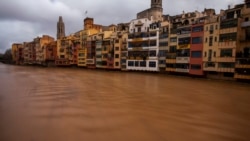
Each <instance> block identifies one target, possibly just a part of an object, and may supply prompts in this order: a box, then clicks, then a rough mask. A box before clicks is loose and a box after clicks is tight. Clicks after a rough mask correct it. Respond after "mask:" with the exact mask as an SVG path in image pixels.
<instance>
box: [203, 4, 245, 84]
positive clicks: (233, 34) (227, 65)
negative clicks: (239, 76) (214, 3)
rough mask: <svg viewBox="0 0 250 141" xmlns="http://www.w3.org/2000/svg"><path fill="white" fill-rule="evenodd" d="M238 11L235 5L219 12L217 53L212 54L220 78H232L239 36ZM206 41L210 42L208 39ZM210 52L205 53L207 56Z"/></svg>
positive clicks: (239, 9)
mask: <svg viewBox="0 0 250 141" xmlns="http://www.w3.org/2000/svg"><path fill="white" fill-rule="evenodd" d="M240 11H241V8H240V7H235V8H229V9H227V10H225V11H221V13H220V25H219V42H218V53H216V54H214V56H216V62H217V63H218V68H217V77H219V78H221V79H233V78H234V72H235V62H236V50H237V48H238V47H239V37H240V28H239V27H240V26H239V25H240V13H241V12H240ZM207 28H208V27H207ZM215 28H216V27H215ZM208 42H211V41H210V39H208ZM210 54H211V52H208V53H207V55H208V57H209V56H211V55H210Z"/></svg>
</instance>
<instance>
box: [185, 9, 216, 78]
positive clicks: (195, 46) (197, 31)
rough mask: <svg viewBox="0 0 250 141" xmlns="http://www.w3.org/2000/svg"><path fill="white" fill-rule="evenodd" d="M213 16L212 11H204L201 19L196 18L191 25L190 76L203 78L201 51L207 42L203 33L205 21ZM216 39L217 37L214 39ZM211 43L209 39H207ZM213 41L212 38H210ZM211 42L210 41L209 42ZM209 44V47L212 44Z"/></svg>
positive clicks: (213, 12) (213, 11) (211, 30)
mask: <svg viewBox="0 0 250 141" xmlns="http://www.w3.org/2000/svg"><path fill="white" fill-rule="evenodd" d="M214 15H215V10H214V9H205V10H204V12H203V15H202V16H201V17H198V18H196V19H195V20H194V21H191V22H192V25H191V46H190V65H189V68H190V71H189V74H190V75H198V76H204V70H203V49H204V41H205V40H207V37H205V33H204V25H205V19H206V18H209V17H211V16H214ZM213 30H214V29H213V26H211V29H210V30H209V31H210V32H209V35H211V34H213ZM216 38H217V37H216ZM209 39H210V40H209V41H211V38H209ZM212 39H213V37H212ZM211 42H212V41H211ZM211 42H209V43H210V44H209V46H212V43H211Z"/></svg>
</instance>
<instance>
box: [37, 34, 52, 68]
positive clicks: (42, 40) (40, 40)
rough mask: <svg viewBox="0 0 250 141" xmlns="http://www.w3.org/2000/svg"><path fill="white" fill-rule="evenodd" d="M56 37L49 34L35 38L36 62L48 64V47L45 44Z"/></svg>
mask: <svg viewBox="0 0 250 141" xmlns="http://www.w3.org/2000/svg"><path fill="white" fill-rule="evenodd" d="M54 40H55V39H54V38H53V37H50V36H49V35H43V36H42V37H37V38H35V39H34V41H33V42H34V44H35V50H36V64H38V65H46V61H45V58H46V49H45V44H48V43H50V42H53V41H54Z"/></svg>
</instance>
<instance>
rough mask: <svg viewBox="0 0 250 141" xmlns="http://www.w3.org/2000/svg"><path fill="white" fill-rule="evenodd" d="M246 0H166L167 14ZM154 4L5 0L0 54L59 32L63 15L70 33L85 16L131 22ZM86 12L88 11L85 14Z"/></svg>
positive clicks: (1, 5) (134, 0) (106, 21)
mask: <svg viewBox="0 0 250 141" xmlns="http://www.w3.org/2000/svg"><path fill="white" fill-rule="evenodd" d="M242 1H243V0H223V1H222V0H209V1H206V0H188V1H183V0H175V1H170V0H163V9H164V14H170V15H175V14H180V13H182V11H183V10H184V11H185V12H191V11H194V10H199V11H203V10H204V8H211V7H212V8H215V9H216V11H217V13H218V12H219V10H220V9H225V8H227V5H228V4H232V3H234V4H237V3H241V2H242ZM149 7H150V0H147V1H145V0H126V1H125V0H71V1H70V0H25V2H24V1H21V0H1V2H0V31H1V32H0V53H1V52H2V53H3V52H4V51H5V50H6V49H7V48H10V47H11V44H12V43H15V42H24V41H32V40H33V38H35V37H37V36H38V35H43V34H48V35H51V36H53V37H55V35H56V23H57V21H58V17H59V16H60V15H61V16H63V20H64V22H65V26H66V34H70V33H73V32H76V31H79V30H81V29H82V28H83V19H84V18H85V17H86V16H88V17H93V18H94V19H95V23H97V24H103V25H110V24H117V23H120V22H130V21H131V20H132V19H135V18H136V13H138V12H140V11H142V10H144V9H147V8H149ZM85 11H88V13H87V14H86V15H85Z"/></svg>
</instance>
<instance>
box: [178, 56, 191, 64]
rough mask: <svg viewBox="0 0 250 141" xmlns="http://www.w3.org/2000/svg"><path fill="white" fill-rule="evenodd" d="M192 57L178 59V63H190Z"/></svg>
mask: <svg viewBox="0 0 250 141" xmlns="http://www.w3.org/2000/svg"><path fill="white" fill-rule="evenodd" d="M189 62H190V57H176V63H187V64H188V63H189Z"/></svg>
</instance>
